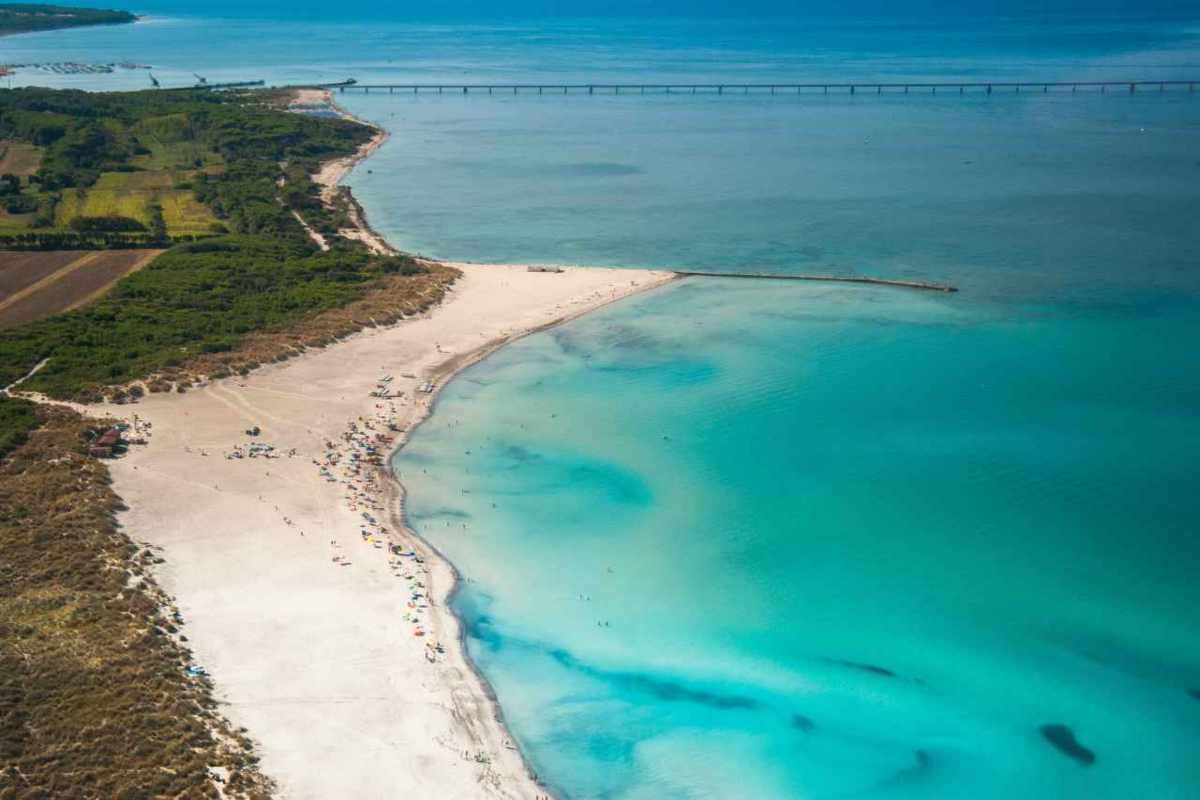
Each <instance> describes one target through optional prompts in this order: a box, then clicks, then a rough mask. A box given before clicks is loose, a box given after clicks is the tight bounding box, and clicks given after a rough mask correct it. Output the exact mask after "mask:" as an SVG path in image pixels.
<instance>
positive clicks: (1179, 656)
mask: <svg viewBox="0 0 1200 800" xmlns="http://www.w3.org/2000/svg"><path fill="white" fill-rule="evenodd" d="M227 13H228V14H231V15H232V14H234V13H235V12H232V11H229V12H227ZM284 16H286V15H284ZM258 17H261V18H262V19H258ZM280 17H281V15H280V13H279V11H278V9H270V8H266V7H265V6H262V7H259V8H257V9H255V10H253V11H247V12H245V13H244V14H243V15H242V16H241V17H240V18H228V19H221V20H215V19H203V18H189V17H172V16H167V17H165V18H160V19H157V20H155V21H154V22H152V23H147V24H145V25H139V26H134V27H133V28H125V29H108V30H102V31H73V32H66V33H61V34H53V35H37V36H28V37H15V38H13V39H7V40H5V41H4V46H5V48H6V50H5V60H11V61H25V60H29V61H33V60H84V61H86V60H93V61H95V60H123V59H126V58H132V59H135V60H142V61H148V62H150V63H153V64H154V65H155V67H156V74H157V75H159V76H160V77H162V78H164V80H165V81H167V82H172V81H174V82H177V83H178V82H186V81H189V80H190V73H191V71H193V70H195V71H198V72H201V73H202V74H206V75H208V77H209V78H210V80H215V79H218V78H220V79H245V78H255V77H262V78H264V79H267V80H269V81H275V82H283V81H298V80H336V79H341V78H343V77H346V76H347V75H355V76H357V77H359V78H360V79H362V80H381V79H388V78H391V79H395V80H404V81H408V80H428V81H438V80H453V79H458V80H467V79H471V80H497V81H504V80H514V81H519V80H526V79H529V78H531V77H533V76H553V77H554V78H556V79H559V80H575V79H580V78H590V79H599V76H603V77H604V78H611V79H620V78H623V77H630V76H644V77H645V78H646V79H657V78H668V77H669V78H670V79H672V80H688V79H695V80H711V79H715V78H718V77H719V78H721V79H726V78H727V77H728V78H729V79H730V80H732V79H735V78H741V79H744V80H775V79H781V80H782V79H787V80H796V79H801V78H804V79H808V78H812V79H818V78H825V77H837V76H843V75H846V74H851V75H853V76H854V77H857V78H861V79H862V80H871V79H888V78H913V79H919V78H928V79H934V78H947V79H960V78H969V77H980V76H985V77H994V78H1016V77H1038V78H1044V79H1052V78H1062V79H1087V78H1096V77H1123V76H1128V75H1130V74H1133V73H1136V74H1137V75H1147V76H1153V77H1163V78H1169V77H1180V76H1183V77H1186V76H1189V75H1191V74H1193V73H1194V72H1195V67H1194V66H1193V65H1195V64H1197V63H1200V48H1198V46H1197V36H1196V33H1195V31H1197V30H1200V27H1198V26H1197V25H1196V24H1194V23H1190V24H1185V23H1170V24H1165V23H1162V22H1157V23H1155V22H1149V23H1148V22H1145V21H1133V22H1130V21H1125V22H1121V21H1112V20H1107V21H1097V20H1078V19H1076V20H1070V21H1065V22H1064V21H1061V20H1059V21H1056V22H1047V21H1045V20H1041V21H1030V20H1007V21H1003V22H995V21H993V22H990V23H989V24H987V25H982V26H981V25H978V24H970V23H965V22H956V23H954V24H953V26H951V27H947V26H946V24H945V21H944V20H940V21H938V22H937V24H934V23H931V22H925V23H919V22H918V23H912V22H910V23H906V24H895V23H887V22H881V21H873V20H843V21H840V22H829V21H823V22H820V21H819V22H803V23H792V24H779V23H774V22H748V23H747V22H737V23H731V22H720V23H715V22H694V21H693V22H680V21H674V22H652V21H645V20H643V21H640V22H639V23H638V24H636V25H632V24H627V23H622V22H619V21H608V22H598V21H588V22H562V23H555V24H549V25H548V24H521V23H503V24H501V23H497V24H489V25H477V26H467V27H463V26H446V25H412V24H401V23H387V22H370V23H362V22H356V23H338V24H328V21H326V23H324V24H319V25H318V24H314V23H313V22H312V21H306V20H295V19H289V20H287V21H282V20H281V19H280ZM214 42H220V43H221V46H214V45H213V43H214ZM26 77H27V76H21V79H25V78H26ZM38 80H39V81H42V80H43V78H38ZM53 80H55V81H57V82H58V83H60V85H64V84H65V85H80V86H86V87H89V88H98V87H102V86H103V87H107V86H115V85H121V86H133V85H136V84H137V82H139V81H144V80H145V78H144V76H143V75H141V74H136V73H118V74H116V75H114V76H105V77H102V78H94V77H91V78H74V77H73V78H54V79H53ZM344 100H345V102H346V103H347V105H349V106H350V107H351V108H352V110H354V111H355V112H356V113H359V114H362V115H364V116H368V117H371V118H373V119H376V120H379V121H380V122H382V123H383V124H385V125H386V126H387V127H388V128H389V129H390V130H391V131H392V133H393V137H392V139H391V141H390V142H389V144H388V145H387V146H386V147H385V148H384V149H383V150H382V151H381V152H380V153H379V154H378V155H377V156H376V157H375V158H373V159H372V160H371V161H370V162H369V163H368V164H367V165H366V167H365V168H364V169H360V170H359V171H357V172H356V173H355V174H354V175H353V176H352V178H351V184H352V185H353V187H354V190H355V192H356V194H357V195H358V196H359V197H360V198H361V199H362V200H363V202H364V204H365V206H366V208H367V211H368V213H369V215H370V216H371V219H372V221H373V222H374V223H375V224H376V225H377V226H378V227H379V228H380V229H382V230H383V231H384V232H385V233H387V235H388V236H389V237H390V238H392V239H393V240H394V241H396V242H397V243H399V244H401V245H402V246H405V247H409V248H411V249H414V250H420V251H424V252H427V253H431V254H435V255H440V256H448V257H457V258H467V259H476V260H493V259H495V260H502V259H508V260H533V261H577V262H582V263H597V264H600V263H604V264H652V265H662V266H693V267H715V268H721V269H733V270H737V269H748V268H765V269H777V270H781V271H812V272H816V271H827V270H828V271H844V272H854V273H858V274H885V275H893V276H911V277H919V278H931V279H939V280H947V281H951V282H953V283H956V284H958V285H960V286H961V287H962V289H963V291H962V292H961V293H960V294H957V295H953V296H942V295H927V294H919V293H912V292H905V291H896V290H883V289H869V288H863V287H854V288H851V287H823V286H812V285H793V284H770V283H748V282H739V281H728V280H713V281H698V280H690V281H686V282H682V283H679V284H675V285H672V286H670V287H668V288H666V289H663V290H661V291H658V292H655V293H652V294H649V295H645V296H642V297H639V298H636V299H634V300H631V301H629V302H627V303H624V304H621V305H618V306H615V307H611V308H608V309H605V310H603V311H600V312H598V313H596V314H594V315H592V316H589V317H586V318H584V319H581V320H578V321H576V322H573V323H571V324H570V325H567V326H564V327H562V328H559V329H556V330H554V331H550V332H546V333H542V334H538V335H536V336H532V337H530V338H528V339H526V340H524V341H522V342H520V343H518V344H515V345H513V346H512V347H509V348H506V349H505V350H503V351H501V352H500V353H498V354H496V355H495V356H493V357H492V358H490V359H488V360H487V361H486V362H484V363H482V364H480V365H477V366H476V367H473V368H472V369H471V370H469V371H467V372H466V373H464V374H463V375H462V376H461V377H460V378H459V379H458V380H456V381H454V382H453V383H452V384H451V385H450V386H449V387H448V388H447V389H446V391H445V394H444V395H443V396H442V397H441V399H440V400H439V411H438V413H437V414H435V415H434V416H433V417H432V418H431V420H429V421H428V422H427V423H426V424H425V426H423V427H422V428H421V430H420V431H419V432H418V433H417V435H416V436H415V438H414V441H413V442H412V444H411V446H410V447H409V448H407V449H406V450H405V451H404V452H403V453H402V454H401V457H400V458H399V460H398V462H397V469H399V470H400V471H401V472H402V473H403V476H404V480H405V482H406V484H407V485H408V488H409V500H410V508H411V512H412V516H413V522H414V524H415V525H416V526H417V528H418V529H419V530H420V531H421V532H422V533H423V534H424V535H426V536H427V537H428V538H429V539H430V540H431V541H432V542H434V543H435V544H436V545H437V546H438V547H439V548H441V549H443V550H444V551H445V552H446V553H447V554H448V555H449V556H450V557H451V559H452V560H453V561H454V563H455V564H456V565H457V566H458V567H459V569H460V570H461V572H462V573H463V575H464V576H465V579H466V582H465V583H464V584H463V586H462V591H461V592H460V593H459V595H458V596H457V598H456V601H455V602H456V606H457V608H458V610H459V611H460V613H461V614H462V615H463V618H464V619H465V621H466V623H467V626H468V631H469V640H468V645H469V648H470V651H471V653H472V655H473V657H474V658H475V659H476V661H477V663H478V664H479V665H480V667H481V669H482V671H483V672H484V674H485V675H486V677H487V678H488V679H489V681H491V682H492V683H493V685H494V686H495V688H496V691H497V694H498V697H499V699H500V702H501V704H502V706H503V709H504V713H505V715H506V718H507V719H508V720H509V722H510V724H511V726H512V728H513V731H514V734H515V735H516V737H517V739H518V741H519V742H520V743H521V746H522V748H523V749H524V750H525V752H526V753H527V755H528V757H529V758H530V761H531V763H532V764H533V765H534V766H535V768H536V769H537V771H538V772H539V774H540V775H541V776H542V777H543V778H544V779H545V780H546V781H547V783H548V784H550V785H551V786H553V787H554V788H555V789H556V790H558V791H559V792H560V793H561V794H563V795H565V796H570V797H576V798H635V799H638V800H640V799H641V798H749V797H754V798H842V797H871V798H876V797H879V798H884V797H886V798H954V797H962V798H985V799H986V798H989V797H997V798H999V797H1003V798H1010V797H1013V796H1026V797H1031V798H1056V799H1057V798H1081V799H1082V798H1088V799H1089V800H1091V798H1106V797H1111V798H1128V797H1155V798H1190V797H1195V796H1197V794H1198V793H1200V767H1198V766H1197V764H1200V760H1197V758H1196V753H1197V751H1198V750H1200V701H1198V700H1197V698H1196V697H1195V696H1193V695H1192V694H1189V692H1193V691H1197V690H1200V613H1198V612H1197V611H1196V609H1197V608H1200V602H1198V601H1200V597H1198V594H1200V589H1198V585H1197V581H1196V580H1195V575H1196V574H1197V571H1198V569H1200V544H1197V541H1196V536H1195V534H1196V531H1197V529H1198V528H1200V492H1198V491H1197V490H1198V489H1200V485H1198V482H1197V478H1196V473H1195V464H1196V463H1198V462H1200V459H1198V457H1197V453H1198V451H1200V402H1198V401H1200V365H1198V361H1197V359H1196V357H1195V354H1194V352H1193V351H1194V343H1195V342H1196V341H1197V340H1198V338H1200V337H1198V334H1200V291H1198V290H1200V278H1198V277H1197V274H1196V269H1197V266H1196V265H1197V264H1198V263H1200V235H1198V234H1197V228H1196V224H1195V220H1196V219H1197V218H1200V189H1198V188H1197V187H1200V183H1198V181H1197V178H1198V177H1200V156H1197V152H1198V151H1197V148H1196V146H1195V142H1196V141H1198V140H1200V139H1198V134H1200V100H1198V99H1196V98H1195V96H1188V95H1186V94H1169V95H1164V96H1160V95H1158V94H1156V93H1149V94H1139V95H1137V96H1134V97H1130V96H1128V95H1112V94H1109V95H1105V96H1099V95H1087V96H1075V97H1071V96H1060V95H1048V96H1040V95H1038V96H1032V97H1028V96H1026V97H1020V98H1017V97H1011V96H1009V97H998V96H994V97H992V98H991V99H987V98H978V97H965V98H959V97H957V96H951V97H942V96H939V97H937V98H932V97H909V98H900V97H882V98H878V97H860V98H855V99H854V100H850V99H849V98H829V99H826V98H822V97H801V98H796V97H776V98H768V97H745V98H739V97H723V98H720V99H718V98H712V97H696V98H692V97H670V98H624V97H622V98H613V97H603V98H601V97H594V98H584V97H576V98H565V99H564V98H549V97H543V98H537V97H519V98H512V97H493V98H485V97H478V98H476V97H472V98H468V99H464V98H461V97H442V98H437V97H421V98H417V99H415V100H414V99H413V98H411V97H399V96H392V97H388V96H371V97H366V98H364V97H359V96H354V97H352V96H350V95H346V96H345V97H344ZM549 279H552V278H549ZM1052 724H1059V725H1065V726H1068V727H1069V728H1070V729H1071V731H1072V732H1073V734H1074V735H1075V736H1076V737H1077V741H1078V743H1079V744H1080V745H1081V746H1083V747H1086V748H1088V749H1089V750H1090V752H1091V753H1092V757H1093V759H1094V761H1093V763H1091V764H1090V765H1089V764H1085V763H1082V762H1081V761H1080V760H1078V759H1076V758H1072V757H1071V756H1070V755H1069V754H1068V753H1066V752H1064V751H1063V750H1061V749H1058V748H1056V747H1055V746H1053V745H1052V744H1051V742H1049V741H1048V740H1047V739H1046V738H1045V737H1044V736H1043V735H1042V733H1040V732H1039V728H1040V727H1041V726H1043V725H1052ZM1077 755H1078V753H1077Z"/></svg>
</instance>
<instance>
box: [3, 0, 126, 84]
mask: <svg viewBox="0 0 1200 800" xmlns="http://www.w3.org/2000/svg"><path fill="white" fill-rule="evenodd" d="M136 21H137V15H135V14H131V13H130V12H128V11H112V10H109V9H98V8H74V7H68V6H55V5H45V4H41V3H0V36H7V35H10V34H14V33H33V32H35V31H52V30H60V29H62V28H80V27H84V26H88V25H124V24H128V23H130V22H136ZM0 74H3V73H2V72H0Z"/></svg>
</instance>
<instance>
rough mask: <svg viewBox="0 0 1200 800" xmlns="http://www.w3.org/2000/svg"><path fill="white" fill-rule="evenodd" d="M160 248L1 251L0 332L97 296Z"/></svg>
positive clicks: (153, 255)
mask: <svg viewBox="0 0 1200 800" xmlns="http://www.w3.org/2000/svg"><path fill="white" fill-rule="evenodd" d="M161 252H162V251H161V250H93V251H78V250H61V251H51V252H45V253H13V252H2V251H0V328H11V327H14V326H17V325H22V324H24V323H26V322H32V321H33V320H36V319H41V318H42V317H48V316H50V315H51V314H57V313H59V312H61V311H69V310H71V309H73V308H79V307H80V306H82V305H85V304H87V303H89V302H91V301H92V300H95V299H96V298H98V297H100V296H101V295H102V294H104V293H105V292H106V291H108V289H109V288H110V287H111V286H112V285H113V284H114V283H116V282H117V281H118V280H120V279H121V278H123V277H124V276H125V275H128V274H129V273H130V272H133V271H134V270H138V269H141V268H142V267H144V266H146V265H147V264H149V263H150V262H151V261H152V260H153V259H154V257H155V256H157V255H158V254H159V253H161Z"/></svg>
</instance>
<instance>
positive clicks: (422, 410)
mask: <svg viewBox="0 0 1200 800" xmlns="http://www.w3.org/2000/svg"><path fill="white" fill-rule="evenodd" d="M456 266H459V267H461V266H463V264H462V263H461V262H460V263H458V264H456ZM483 266H500V265H483ZM585 269H586V268H585ZM680 279H681V276H678V275H671V276H670V277H667V278H665V279H663V280H662V281H661V282H659V283H655V284H652V285H650V286H647V287H645V288H644V289H642V290H640V291H638V292H630V293H629V294H625V295H621V296H620V297H615V298H613V299H611V300H609V301H607V302H601V303H598V304H596V305H594V306H591V307H589V308H586V309H581V310H578V311H575V312H573V313H570V314H567V315H565V316H563V317H560V318H558V319H555V320H551V321H549V322H547V323H544V324H542V325H538V326H536V327H531V328H527V329H525V330H521V331H518V332H516V333H513V334H512V335H509V336H505V337H501V338H498V339H493V340H492V341H489V342H487V343H485V344H483V345H481V346H480V347H478V348H477V349H475V350H473V351H470V352H468V353H464V354H463V355H461V356H457V357H455V358H452V359H450V360H449V361H447V362H446V363H445V364H443V365H442V367H443V368H442V370H441V371H439V372H436V373H434V374H432V375H430V376H429V379H430V381H431V382H432V383H433V385H434V389H433V391H432V392H430V393H428V394H427V395H426V399H425V400H424V401H423V402H422V403H420V404H419V406H418V408H417V411H416V414H415V415H414V417H413V418H412V420H411V422H410V423H409V424H408V426H407V428H406V430H405V432H404V433H403V434H402V435H400V436H399V437H397V441H396V443H395V446H394V447H393V448H392V449H391V450H390V451H389V452H388V455H387V457H386V459H385V460H384V465H383V467H382V468H381V471H382V472H383V473H384V475H385V479H386V483H385V484H384V485H385V489H384V496H385V498H386V502H387V506H388V507H389V509H390V513H389V517H390V519H391V521H392V524H393V525H394V527H395V529H396V530H399V531H403V533H404V535H405V536H407V537H408V538H409V540H410V541H414V542H419V543H420V544H421V545H422V547H423V549H424V550H425V552H426V553H427V554H428V556H429V557H430V558H431V560H434V559H435V560H437V561H438V562H440V563H441V564H442V565H443V566H444V567H445V569H446V571H447V572H448V573H449V586H448V587H447V588H446V589H445V590H444V591H439V592H438V593H437V597H436V600H437V602H436V603H432V602H431V607H432V608H433V609H436V612H435V613H434V614H433V615H432V616H436V617H438V618H439V620H438V621H439V625H437V626H435V630H439V629H446V628H449V629H451V630H452V631H453V636H452V637H451V638H453V640H454V641H455V646H456V648H457V650H456V651H455V655H456V656H457V657H458V659H459V660H460V661H461V663H462V664H463V666H465V668H466V669H467V670H469V671H470V673H471V675H472V676H473V678H474V680H475V681H476V682H477V684H478V687H479V692H480V694H481V695H482V696H483V698H484V699H485V701H486V702H487V704H488V705H489V706H490V710H491V716H492V719H491V721H492V722H493V723H494V724H495V726H496V728H497V732H498V734H499V736H500V738H501V739H502V740H504V741H506V742H511V743H512V749H513V750H514V751H515V752H516V753H517V754H518V756H519V757H520V760H521V764H522V766H523V768H524V771H525V774H526V776H527V777H528V779H529V780H530V781H532V782H533V783H534V784H535V785H536V786H537V787H538V788H539V789H540V790H542V791H543V792H544V795H539V798H540V797H543V796H544V797H545V798H546V800H550V798H553V797H554V796H555V795H554V793H553V791H552V790H551V789H550V788H549V787H548V786H546V785H545V784H544V783H543V782H542V780H541V778H540V777H539V776H538V773H537V771H536V770H535V769H534V768H533V764H532V763H531V761H530V759H529V756H528V754H527V753H526V752H525V749H524V747H522V746H521V744H520V742H519V741H518V740H517V739H516V738H515V737H514V736H513V735H512V732H511V730H510V729H509V726H508V722H507V720H506V719H505V716H504V708H503V706H501V705H500V699H499V697H498V696H497V695H496V691H495V688H494V687H493V686H492V684H491V682H490V681H489V680H488V679H487V676H486V675H484V674H483V671H482V670H480V668H479V666H478V665H477V664H476V663H475V661H474V660H473V659H472V658H471V656H470V653H469V652H468V650H467V635H466V630H465V628H464V626H463V624H462V620H461V619H460V618H459V617H458V615H457V614H456V613H454V611H453V609H452V607H451V606H452V603H453V601H454V597H455V595H456V594H457V593H458V591H459V589H460V587H461V584H462V574H461V573H460V572H459V570H458V567H457V566H455V564H454V562H453V561H451V560H450V558H449V557H448V556H446V555H445V554H444V553H443V552H442V551H441V550H440V549H439V548H438V547H437V545H435V544H433V543H432V542H430V541H429V540H428V539H426V538H425V537H424V536H422V535H421V534H420V533H419V532H418V531H417V529H416V528H415V527H413V526H412V525H411V524H409V522H408V515H407V511H406V504H405V501H406V500H407V498H408V489H407V488H406V487H405V485H404V482H403V481H402V480H400V478H399V476H397V475H396V472H395V470H394V469H393V467H392V464H393V462H394V460H395V458H396V456H397V455H398V454H399V453H400V451H401V450H403V449H404V447H405V446H406V445H407V444H408V443H409V441H410V440H411V439H412V436H413V435H414V434H415V433H416V432H417V430H418V429H419V428H420V426H421V425H422V424H423V423H424V422H425V421H426V420H428V419H430V418H431V417H432V416H433V414H434V412H435V411H436V410H437V405H438V400H439V398H440V396H441V393H442V390H443V389H445V388H446V387H447V386H448V385H449V384H450V382H451V381H453V380H454V378H456V377H457V376H458V375H459V374H461V373H462V372H464V371H466V370H468V369H470V368H471V367H473V366H475V365H476V364H479V363H481V362H483V361H484V360H486V359H487V358H488V357H490V356H492V355H493V354H495V353H496V352H497V351H499V350H500V349H501V348H503V347H505V346H506V345H509V344H512V343H513V342H516V341H519V340H520V339H524V338H525V337H526V336H531V335H533V334H535V333H540V332H542V331H545V330H549V329H551V328H555V327H557V326H559V325H564V324H566V323H568V322H571V321H572V320H575V319H578V318H580V317H582V316H584V315H586V314H590V313H592V312H593V311H597V310H599V309H601V308H604V307H606V306H608V305H611V304H612V303H615V302H618V301H620V300H624V299H626V298H628V297H632V296H634V295H635V294H641V293H642V292H646V291H651V290H653V289H657V288H659V287H660V286H664V285H666V284H667V283H671V282H674V281H677V280H680ZM439 638H440V637H439Z"/></svg>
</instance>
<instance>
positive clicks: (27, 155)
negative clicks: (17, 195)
mask: <svg viewBox="0 0 1200 800" xmlns="http://www.w3.org/2000/svg"><path fill="white" fill-rule="evenodd" d="M41 165H42V151H41V149H40V148H38V147H35V146H33V145H31V144H25V143H24V142H13V141H8V140H4V141H0V175H18V176H20V177H22V178H27V177H29V176H30V175H32V174H34V173H35V172H37V171H38V167H40V166H41Z"/></svg>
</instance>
